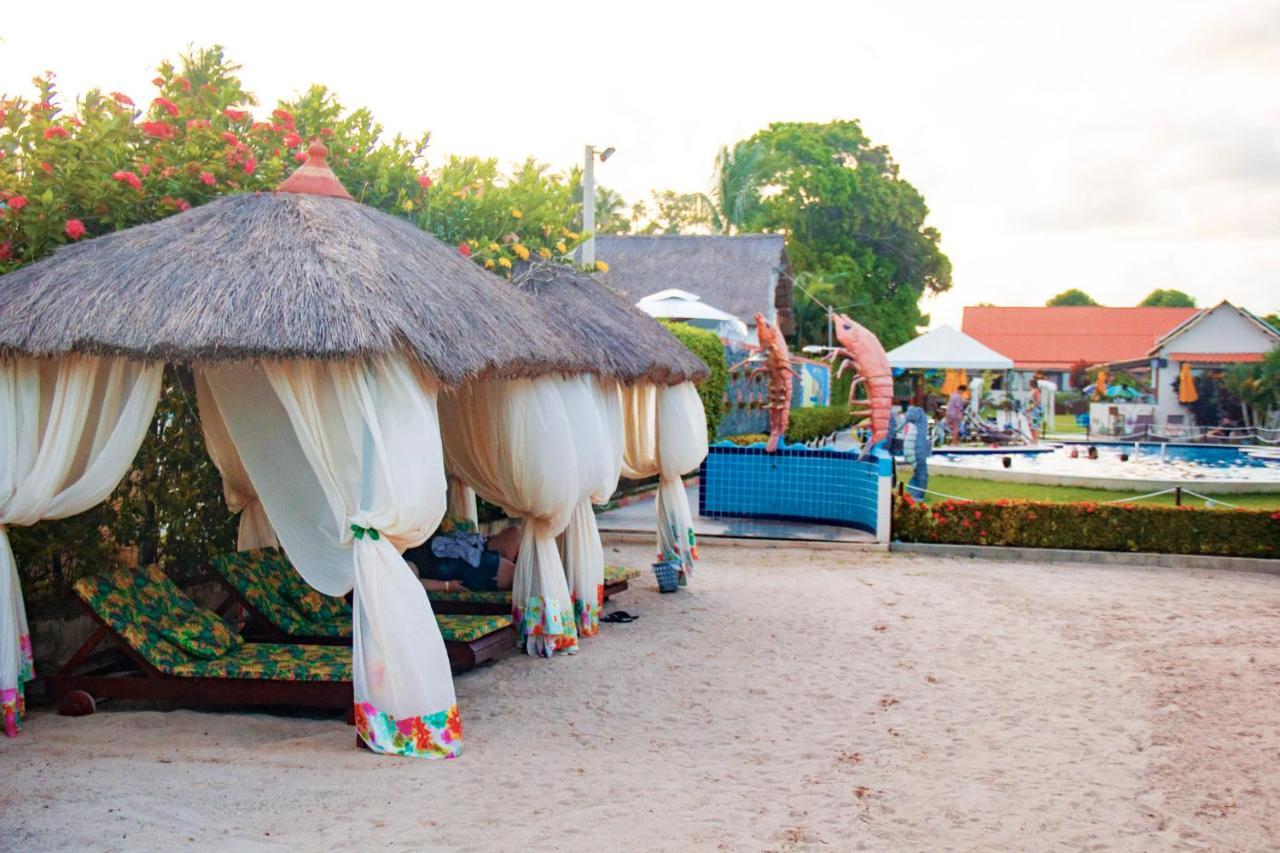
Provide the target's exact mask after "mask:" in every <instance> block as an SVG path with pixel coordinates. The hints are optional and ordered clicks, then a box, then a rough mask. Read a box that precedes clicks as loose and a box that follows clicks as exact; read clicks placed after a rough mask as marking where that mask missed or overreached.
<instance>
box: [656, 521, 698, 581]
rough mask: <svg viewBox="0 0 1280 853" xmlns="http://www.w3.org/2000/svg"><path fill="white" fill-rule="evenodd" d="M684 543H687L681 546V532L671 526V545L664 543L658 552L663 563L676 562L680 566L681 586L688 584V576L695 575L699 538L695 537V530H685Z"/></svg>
mask: <svg viewBox="0 0 1280 853" xmlns="http://www.w3.org/2000/svg"><path fill="white" fill-rule="evenodd" d="M685 533H686V534H687V535H686V536H685V537H684V541H685V542H686V543H687V544H686V545H684V546H681V545H680V544H679V543H680V541H681V537H680V531H679V528H677V527H676V526H675V525H674V524H673V525H671V543H672V544H671V545H668V544H667V543H666V542H664V543H662V545H663V547H662V550H660V551H659V552H658V559H659V560H660V561H662V562H674V563H679V564H680V584H681V585H682V586H683V585H684V584H685V583H687V578H686V575H692V574H693V561H694V560H696V559H698V538H697V537H696V536H694V535H693V528H692V527H687V528H685Z"/></svg>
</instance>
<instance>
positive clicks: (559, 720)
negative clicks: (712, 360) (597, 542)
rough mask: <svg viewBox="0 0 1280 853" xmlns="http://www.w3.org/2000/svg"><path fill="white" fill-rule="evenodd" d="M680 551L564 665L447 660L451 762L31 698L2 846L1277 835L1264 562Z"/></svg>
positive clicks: (1156, 845)
mask: <svg viewBox="0 0 1280 853" xmlns="http://www.w3.org/2000/svg"><path fill="white" fill-rule="evenodd" d="M708 551H709V553H707V554H706V555H704V556H705V559H704V561H703V563H704V564H703V566H702V571H701V572H700V574H699V576H698V577H697V578H696V579H695V583H694V586H693V587H691V588H690V589H688V590H686V591H683V592H681V593H680V594H678V595H674V596H661V597H660V596H659V595H658V594H657V592H656V590H655V589H654V588H653V582H652V580H650V579H648V578H645V579H644V580H642V581H641V582H640V583H639V584H637V585H636V586H637V587H638V588H637V589H633V590H632V591H630V592H628V593H626V594H624V595H623V596H621V597H620V599H619V601H618V606H620V607H622V608H625V609H627V610H630V611H632V612H639V613H641V614H643V615H642V618H641V619H640V621H638V622H636V623H633V624H630V625H606V626H605V630H604V632H603V634H602V635H601V636H600V637H599V638H596V639H595V640H592V641H588V642H589V645H588V647H587V648H586V650H585V651H584V652H583V653H582V654H580V655H578V656H577V657H576V658H569V659H556V660H553V661H550V662H547V661H536V660H531V659H528V658H523V657H519V658H508V659H506V660H504V661H500V662H498V663H497V664H496V665H493V666H490V667H486V668H483V669H481V670H479V671H476V672H473V673H470V674H468V675H465V676H462V677H460V678H459V679H458V680H457V687H458V693H459V700H460V704H461V706H462V709H463V724H464V727H465V732H466V738H467V745H466V749H465V752H464V755H463V758H462V759H461V760H460V761H456V762H450V763H441V762H425V761H412V760H406V759H379V758H375V757H373V756H371V755H369V754H368V753H364V752H360V751H357V750H355V749H354V748H352V740H353V730H352V729H350V728H348V727H347V726H345V725H344V724H343V722H342V721H341V720H335V719H328V718H325V719H309V718H287V717H279V716H270V715H265V714H233V713H221V714H218V713H201V712H194V711H174V712H158V711H124V710H115V711H109V710H104V711H102V712H100V713H98V714H96V715H94V716H92V717H87V718H82V719H64V718H60V717H57V716H55V715H54V714H52V713H51V712H49V711H47V710H43V709H38V710H37V711H36V712H35V713H34V714H33V716H32V719H31V720H30V721H29V723H28V725H27V728H26V731H25V733H24V735H23V736H22V737H21V738H20V739H18V740H17V741H4V739H3V738H0V847H3V848H6V849H13V850H45V849H59V848H60V849H69V848H75V849H89V848H92V849H157V850H171V849H174V848H175V847H181V846H198V847H204V848H211V847H217V848H220V849H286V848H294V847H297V848H302V849H312V850H318V849H368V848H372V847H375V846H377V847H389V848H402V849H423V848H432V847H439V848H449V849H476V850H490V849H495V848H505V849H518V850H526V849H527V850H551V849H564V848H568V847H570V846H573V847H578V848H580V849H587V850H590V849H605V850H611V849H620V848H624V847H625V848H627V849H632V850H636V849H639V850H649V849H653V850H658V849H735V850H736V849H797V848H805V849H810V848H811V849H819V848H821V849H828V850H849V849H868V850H886V849H921V848H925V849H931V850H969V849H1020V850H1041V849H1073V850H1074V849H1103V848H1106V849H1120V850H1153V849H1226V850H1257V849H1265V848H1274V847H1276V846H1278V845H1280V817H1278V815H1280V701H1278V699H1280V578H1277V577H1269V576H1259V575H1241V574H1225V573H1212V572H1193V571H1171V570H1156V569H1141V568H1127V567H1122V568H1117V567H1085V566H1066V565H1062V566H1042V565H1024V564H1008V563H984V562H978V561H969V560H935V559H929V558H923V557H912V556H905V555H893V556H889V555H874V554H859V555H854V556H849V555H848V554H840V553H838V552H831V551H823V552H806V551H799V552H797V551H764V550H756V549H732V548H724V547H721V548H719V549H708ZM614 556H617V557H620V558H625V559H628V560H629V561H631V562H632V563H633V564H642V563H643V562H644V560H645V557H646V556H647V549H643V548H639V549H634V548H627V549H623V550H622V552H621V553H619V554H616V555H614Z"/></svg>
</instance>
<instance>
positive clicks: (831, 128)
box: [713, 120, 951, 349]
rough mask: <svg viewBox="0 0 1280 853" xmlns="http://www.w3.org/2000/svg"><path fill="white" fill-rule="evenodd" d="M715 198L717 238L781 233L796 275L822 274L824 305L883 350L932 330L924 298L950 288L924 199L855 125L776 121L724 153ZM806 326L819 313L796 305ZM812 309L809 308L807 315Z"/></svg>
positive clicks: (799, 301)
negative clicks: (870, 334) (843, 313)
mask: <svg viewBox="0 0 1280 853" xmlns="http://www.w3.org/2000/svg"><path fill="white" fill-rule="evenodd" d="M718 162H719V164H720V174H719V176H718V179H717V183H716V189H715V190H714V193H713V194H714V195H715V198H714V201H715V205H714V209H715V210H716V211H717V214H716V215H717V217H719V219H718V221H719V224H720V228H719V230H721V231H722V232H728V231H731V230H737V231H775V232H781V233H783V234H785V235H786V236H787V241H788V243H787V251H788V254H789V256H790V258H791V262H792V264H793V265H794V266H795V268H796V271H797V272H799V273H806V272H807V273H815V274H820V276H821V279H822V281H823V282H824V283H825V284H826V285H829V286H824V287H823V288H820V290H821V292H822V293H823V294H824V295H825V298H827V299H830V300H831V301H830V303H828V304H834V306H835V307H837V308H839V307H842V306H852V307H850V308H849V309H848V312H849V313H850V314H851V315H852V316H853V317H855V318H856V319H857V320H859V321H860V322H862V323H863V324H864V325H866V326H867V327H868V328H870V329H871V330H872V331H874V332H875V333H876V334H877V335H879V337H880V340H881V342H882V343H883V344H884V345H885V348H886V349H891V348H893V347H895V346H898V345H899V344H901V343H904V342H906V341H908V340H910V339H911V338H912V337H914V336H915V334H916V329H917V328H918V327H920V326H922V325H924V324H926V323H927V322H928V318H927V317H926V316H925V315H924V314H922V313H921V311H920V307H919V301H920V298H921V297H922V296H925V295H928V294H935V293H942V292H943V291H945V290H947V289H949V288H950V287H951V261H950V260H949V259H948V258H947V256H946V255H945V254H943V252H942V250H941V248H940V246H939V242H940V240H941V234H939V232H938V230H937V229H936V228H933V227H932V226H929V225H926V224H925V220H926V218H927V217H928V214H929V208H928V207H927V206H926V205H925V201H924V197H923V196H922V195H921V194H920V193H919V191H917V190H916V188H915V187H914V186H912V185H911V184H910V183H908V182H907V181H906V180H904V179H903V178H902V177H901V175H900V174H899V170H898V164H897V163H896V162H895V161H894V159H893V157H892V155H891V154H890V153H889V149H888V148H887V147H885V146H883V145H875V144H873V143H872V142H871V140H870V139H869V138H868V137H867V135H866V134H865V133H864V132H863V130H862V126H861V125H860V124H859V123H858V122H857V121H849V120H842V121H833V122H828V123H825V124H821V123H815V122H779V123H776V124H771V125H770V126H769V127H768V128H767V129H765V130H762V131H760V132H759V133H757V134H755V135H754V136H752V137H751V138H750V139H747V140H744V141H742V142H739V143H737V144H736V145H734V146H733V147H732V148H731V149H728V150H726V151H723V152H722V153H721V155H720V157H719V158H718ZM796 305H797V309H798V314H799V315H800V316H799V318H798V319H800V321H801V327H802V328H804V329H806V330H809V331H808V332H807V333H806V335H804V336H802V338H801V343H817V342H825V335H824V336H823V338H821V339H819V340H817V341H815V340H810V339H808V336H809V335H812V334H813V330H814V329H815V328H816V327H817V326H818V325H819V324H818V323H816V322H813V320H814V318H810V317H808V316H807V313H813V312H814V311H818V312H821V311H822V308H821V307H820V306H817V305H816V304H814V303H812V301H811V300H809V299H808V298H807V297H805V296H804V295H803V294H798V295H797V297H796ZM806 306H807V307H806Z"/></svg>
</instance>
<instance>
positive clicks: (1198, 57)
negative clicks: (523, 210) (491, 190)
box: [0, 0, 1280, 326]
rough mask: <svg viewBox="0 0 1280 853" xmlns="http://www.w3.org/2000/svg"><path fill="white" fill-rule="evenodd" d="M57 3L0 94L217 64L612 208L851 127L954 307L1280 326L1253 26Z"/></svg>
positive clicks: (895, 6)
mask: <svg viewBox="0 0 1280 853" xmlns="http://www.w3.org/2000/svg"><path fill="white" fill-rule="evenodd" d="M324 8H325V4H321V3H313V4H293V3H291V4H274V3H269V2H261V0H259V2H257V3H241V2H237V0H220V2H218V3H210V4H199V5H185V6H184V5H182V4H175V3H172V2H164V3H147V2H135V3H129V2H115V3H101V2H94V3H82V2H78V0H63V2H60V3H58V4H57V15H56V16H54V15H51V14H50V12H49V7H47V6H42V5H41V4H36V3H22V4H9V5H8V7H7V8H6V10H5V13H4V15H3V16H2V17H0V92H3V93H8V94H11V95H12V94H23V95H26V94H28V93H29V92H30V91H31V89H30V82H29V81H30V78H31V77H32V75H34V74H37V73H40V72H42V71H44V70H45V69H49V70H52V71H54V72H56V73H57V75H58V80H59V85H60V87H61V90H62V92H63V94H64V96H75V95H77V94H79V93H82V92H83V91H85V90H86V89H88V88H91V87H95V86H96V87H99V88H102V89H103V90H105V91H110V90H113V89H118V90H121V91H124V92H126V93H128V94H130V95H132V96H133V97H134V99H135V100H138V101H139V102H143V101H145V99H146V97H147V96H149V94H150V93H151V91H152V87H151V84H150V80H151V78H152V77H153V76H154V73H153V72H154V69H155V66H156V65H157V64H158V63H159V62H160V61H161V60H162V59H165V58H174V57H176V56H177V55H178V53H180V52H181V51H183V50H184V49H186V48H187V47H188V46H189V45H195V46H209V45H213V44H220V45H223V46H224V47H225V48H226V49H227V52H228V54H229V56H230V57H231V58H232V59H233V60H235V61H236V62H238V63H240V64H241V65H243V66H244V67H243V70H242V72H241V74H242V77H243V79H244V80H245V83H246V86H247V88H248V89H249V90H250V91H252V92H254V93H255V94H256V95H257V96H258V97H259V99H260V100H261V102H262V103H263V104H264V105H266V106H268V107H269V106H270V105H272V104H273V103H274V102H275V100H276V99H277V98H280V97H290V96H292V95H294V94H296V93H298V92H300V91H302V90H305V89H306V88H307V86H308V85H309V84H311V83H312V82H320V83H324V84H326V85H327V86H329V87H330V88H331V89H333V90H334V91H336V92H337V93H338V95H339V96H340V97H341V98H342V100H343V102H344V103H346V104H348V105H350V106H359V105H363V106H368V107H369V108H370V109H371V110H372V111H373V113H374V115H375V116H376V117H377V118H378V119H379V120H380V121H381V122H382V123H383V124H384V125H385V126H386V128H387V129H388V131H390V132H395V131H400V132H404V133H406V134H407V135H412V136H416V135H417V134H418V133H420V132H421V131H423V130H430V131H431V133H432V145H431V148H430V150H429V156H430V157H431V159H432V160H433V161H434V162H436V163H439V162H442V161H443V159H444V158H445V157H446V156H447V155H448V154H453V153H463V154H478V155H486V156H493V157H497V158H499V159H500V160H501V161H503V162H504V163H511V162H515V161H518V160H523V159H524V158H525V157H526V156H529V155H532V156H534V157H537V158H538V159H540V160H543V161H545V162H547V163H550V164H551V165H552V166H553V167H555V168H557V169H561V170H567V169H568V168H570V167H571V166H572V165H574V164H575V163H579V162H580V161H581V159H582V156H583V146H584V145H585V144H587V143H592V144H595V145H597V146H601V147H603V146H605V145H612V146H615V147H616V148H617V153H616V154H615V155H614V157H613V158H611V159H610V160H609V161H608V163H605V164H602V165H598V166H597V172H596V175H597V181H598V182H600V183H602V184H605V185H607V186H610V187H612V188H614V189H617V190H618V191H620V192H621V193H622V194H623V195H624V196H625V197H626V199H627V200H628V202H631V201H635V200H639V199H643V198H647V196H648V193H649V191H650V190H652V189H666V188H671V189H676V190H681V191H693V190H705V189H707V188H708V187H709V185H710V182H711V172H712V164H713V161H714V159H715V154H716V151H717V150H718V148H719V147H720V146H721V145H724V144H731V143H733V142H735V141H737V140H739V139H743V138H745V137H747V136H749V135H751V134H752V133H753V132H754V131H756V130H758V129H760V128H763V127H765V126H766V125H767V124H768V123H769V122H772V121H783V120H786V121H830V120H832V119H837V118H857V119H859V120H861V122H862V126H863V129H864V130H865V131H866V132H867V134H868V135H869V136H870V137H871V139H872V140H873V141H874V142H876V143H878V144H884V145H887V146H889V148H890V150H891V151H892V152H893V154H894V157H895V158H896V159H897V161H898V162H899V164H900V165H901V174H902V176H903V177H904V178H906V179H907V180H909V181H910V182H911V183H912V184H914V185H915V186H916V188H917V189H918V190H920V192H921V193H922V194H923V195H924V197H925V199H926V200H927V202H928V204H929V207H930V210H931V213H930V217H929V223H930V224H932V225H934V226H936V227H937V228H938V229H939V230H940V231H941V233H942V246H943V250H944V251H945V252H946V253H947V254H948V255H949V256H950V258H951V261H952V264H953V267H954V272H953V287H952V289H951V290H950V291H949V292H947V293H945V294H943V295H941V296H938V297H936V298H929V299H926V300H925V302H924V304H923V308H924V310H925V311H926V312H929V313H930V315H931V317H932V325H935V326H936V325H938V324H939V323H944V322H946V323H951V324H953V325H957V326H958V325H959V323H960V316H961V309H962V307H963V306H964V305H972V304H975V303H978V302H990V303H994V304H997V305H1039V304H1043V302H1044V301H1045V299H1047V298H1049V297H1050V296H1052V295H1053V294H1055V293H1058V292H1059V291H1062V290H1064V289H1066V288H1068V287H1079V288H1081V289H1083V290H1085V291H1086V292H1088V293H1090V294H1092V295H1093V296H1094V298H1096V299H1097V300H1098V301H1100V302H1102V303H1104V304H1109V305H1133V304H1136V303H1137V302H1138V301H1139V300H1140V299H1141V298H1142V297H1143V296H1145V295H1146V294H1147V293H1148V292H1150V291H1151V290H1152V289H1153V288H1156V287H1173V288H1178V289H1180V290H1185V291H1187V292H1188V293H1190V294H1192V295H1193V296H1195V297H1196V298H1197V299H1198V300H1199V303H1200V304H1202V305H1204V304H1213V303H1216V302H1217V301H1219V300H1221V299H1224V298H1225V299H1230V300H1231V301H1233V302H1236V303H1238V304H1242V305H1244V306H1246V307H1248V308H1251V309H1253V310H1255V311H1258V312H1262V313H1266V312H1270V311H1275V310H1277V309H1278V308H1280V2H1238V0H1215V2H1203V0H1189V1H1188V2H1183V0H1159V2H1149V0H1126V2H1122V3H1118V2H1114V0H1112V2H1106V3H1099V2H1088V1H1087V0H1086V2H1076V3H1071V4H1044V3H1027V2H980V1H979V0H975V2H969V3H954V2H943V0H939V2H935V3H923V2H895V3H883V2H862V0H858V2H840V3H830V4H828V3H815V2H805V0H792V2H789V3H782V4H780V3H776V2H773V3H767V4H765V3H751V2H733V3H721V2H714V3H712V2H707V3H691V2H687V0H686V2H667V0H647V2H644V3H601V2H595V3H585V2H544V3H518V2H503V1H502V0H497V2H489V3H486V4H474V3H454V4H438V3H418V4H413V5H410V4H399V3H389V2H379V0H364V2H361V3H356V4H342V5H341V6H340V7H337V8H339V9H340V10H342V12H343V14H342V15H330V14H326V13H325V12H324V11H323V10H324Z"/></svg>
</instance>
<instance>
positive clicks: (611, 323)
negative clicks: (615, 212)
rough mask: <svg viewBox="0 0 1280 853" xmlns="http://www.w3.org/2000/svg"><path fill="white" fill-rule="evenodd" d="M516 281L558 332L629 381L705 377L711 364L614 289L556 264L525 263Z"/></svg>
mask: <svg viewBox="0 0 1280 853" xmlns="http://www.w3.org/2000/svg"><path fill="white" fill-rule="evenodd" d="M513 282H514V284H515V286H516V287H517V288H519V289H520V290H521V291H522V292H523V293H526V294H529V295H531V296H533V297H535V298H536V299H537V301H538V303H539V308H540V309H541V311H542V312H543V313H544V315H545V316H546V317H547V321H548V322H551V323H554V324H555V329H556V333H557V336H558V337H561V338H562V339H563V340H565V341H566V343H567V344H568V345H569V346H570V347H571V348H572V349H573V350H574V351H575V352H578V353H581V354H583V355H584V356H588V357H590V359H591V360H592V361H593V362H595V363H597V364H599V365H600V366H601V367H600V370H599V372H600V373H602V374H604V375H606V376H609V377H611V378H613V379H617V380H619V381H620V382H623V383H626V384H633V383H637V382H657V383H661V384H668V385H673V384H675V383H678V382H701V381H702V380H703V379H705V378H706V377H707V374H708V370H707V366H706V365H705V364H703V363H702V360H701V359H699V358H698V357H697V356H696V355H694V354H693V353H692V352H690V351H689V349H688V347H686V346H685V345H684V344H682V343H680V341H678V340H677V339H676V337H675V336H674V335H672V334H671V333H670V332H668V331H667V330H666V329H664V328H663V327H662V325H661V324H660V323H658V321H657V320H654V319H653V318H652V317H650V316H649V315H647V314H645V313H644V312H643V311H641V310H639V309H638V308H636V307H635V306H633V305H631V304H630V303H629V302H628V301H627V300H626V299H624V298H623V297H622V296H621V295H620V294H618V293H617V292H616V291H615V290H613V289H612V288H610V287H608V286H607V285H604V284H602V283H600V282H599V281H596V280H595V279H594V278H592V277H591V276H589V275H587V274H585V273H581V272H577V271H575V270H573V269H570V268H569V267H566V266H562V265H559V264H552V263H534V264H528V265H523V266H522V267H521V268H520V269H518V270H517V272H516V275H515V277H514V279H513Z"/></svg>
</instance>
